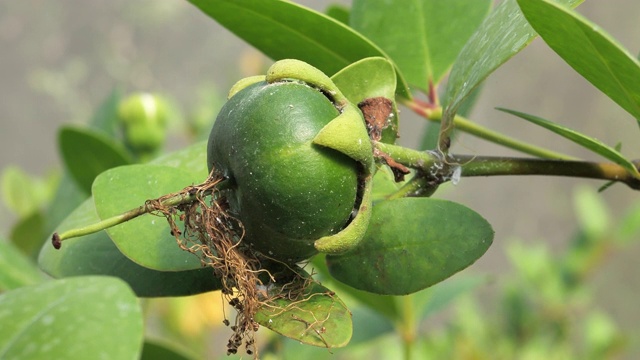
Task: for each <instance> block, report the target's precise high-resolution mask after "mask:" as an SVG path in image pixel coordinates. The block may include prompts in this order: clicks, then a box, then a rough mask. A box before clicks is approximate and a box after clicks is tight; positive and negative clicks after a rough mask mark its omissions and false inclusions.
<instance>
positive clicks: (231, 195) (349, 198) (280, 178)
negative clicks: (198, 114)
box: [207, 81, 358, 262]
mask: <svg viewBox="0 0 640 360" xmlns="http://www.w3.org/2000/svg"><path fill="white" fill-rule="evenodd" d="M338 115H339V112H338V110H337V109H336V107H335V106H334V105H333V103H332V102H331V101H330V100H329V99H328V98H327V97H326V96H325V95H324V94H323V93H322V92H320V91H318V90H317V89H315V88H312V87H310V86H308V85H306V84H303V83H299V82H293V81H284V82H275V83H271V84H268V83H266V82H258V83H255V84H252V85H249V86H248V87H246V88H244V89H242V90H240V91H239V92H238V93H236V94H235V95H233V96H232V97H231V99H230V100H229V101H228V102H227V103H226V104H225V106H224V107H223V108H222V109H221V111H220V113H219V115H218V117H217V119H216V122H215V123H214V126H213V128H212V130H211V134H210V136H209V143H208V148H207V152H208V154H207V155H208V158H207V163H208V167H209V170H210V171H211V169H214V168H215V170H216V171H217V172H219V173H220V174H222V175H224V176H226V177H228V178H229V179H230V180H231V181H232V183H233V186H232V187H231V189H229V190H225V192H226V193H225V195H226V197H227V198H228V201H229V205H230V210H231V212H232V213H233V214H234V215H235V216H236V217H238V219H239V220H240V221H241V222H242V224H243V225H244V228H245V237H244V239H243V242H244V243H245V244H247V243H248V244H251V245H252V246H253V248H254V249H256V250H258V251H260V252H261V253H263V254H264V255H265V256H268V257H272V258H275V259H277V260H280V261H286V262H296V261H300V260H304V259H307V258H309V257H310V256H312V255H314V254H315V253H316V252H317V251H316V250H315V248H314V246H313V242H314V241H315V240H316V239H318V238H320V237H322V236H326V235H331V234H335V233H337V232H339V231H340V230H341V229H342V228H343V227H344V226H345V224H346V223H347V222H348V220H349V218H350V216H351V213H352V211H353V208H354V205H355V203H356V194H357V191H358V163H357V161H355V160H353V159H352V158H350V157H348V156H347V155H344V154H342V153H340V152H338V151H336V150H333V149H329V148H325V147H323V146H320V145H316V144H313V143H312V140H313V139H314V137H315V136H316V134H317V133H318V132H319V131H320V130H321V129H322V128H323V127H324V126H325V125H326V124H327V123H329V122H330V121H331V120H333V119H334V118H335V117H337V116H338Z"/></svg>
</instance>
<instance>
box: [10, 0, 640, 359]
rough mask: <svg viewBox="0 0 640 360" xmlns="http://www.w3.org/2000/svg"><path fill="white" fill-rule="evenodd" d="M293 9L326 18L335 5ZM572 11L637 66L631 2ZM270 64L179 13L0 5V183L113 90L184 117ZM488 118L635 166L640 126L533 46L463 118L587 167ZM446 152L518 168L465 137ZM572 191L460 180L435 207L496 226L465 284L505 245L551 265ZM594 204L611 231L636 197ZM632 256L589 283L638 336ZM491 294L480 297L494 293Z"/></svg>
mask: <svg viewBox="0 0 640 360" xmlns="http://www.w3.org/2000/svg"><path fill="white" fill-rule="evenodd" d="M300 3H303V4H305V5H308V6H310V7H312V8H315V9H318V10H322V9H324V8H325V7H326V6H327V5H328V4H331V3H334V2H333V1H319V0H318V1H311V0H309V1H304V2H302V1H301V2H300ZM340 3H342V4H347V5H348V4H349V1H342V2H340ZM578 11H579V12H580V13H582V14H584V15H585V16H586V17H588V18H589V19H591V20H593V21H594V22H596V23H598V24H600V25H601V26H602V28H604V29H605V30H607V31H608V32H609V33H610V34H612V35H613V36H614V37H615V38H616V39H618V40H619V41H620V42H621V43H622V44H623V45H624V46H625V47H627V48H628V49H630V50H631V51H632V52H633V53H636V54H637V53H638V52H639V51H640V45H639V44H640V42H639V41H638V40H639V39H640V26H639V25H638V19H639V18H640V17H639V14H640V2H638V1H637V0H609V1H606V2H604V1H587V2H585V4H583V5H581V6H580V7H579V8H578ZM268 63H269V61H268V60H266V59H265V58H264V57H262V56H261V55H260V54H259V53H258V52H257V51H256V50H253V49H251V48H250V47H249V46H247V45H246V44H244V43H243V42H242V41H241V40H239V39H237V38H236V37H235V36H233V35H232V34H230V33H229V32H227V31H226V30H225V29H223V28H221V27H220V26H219V25H217V24H216V23H214V22H213V21H211V19H209V18H207V17H206V16H204V15H203V14H202V13H200V12H199V11H198V10H197V9H196V8H195V7H193V6H192V5H190V4H189V3H187V2H186V1H180V0H170V1H154V0H134V1H131V0H129V1H125V0H114V1H102V2H98V1H91V2H89V1H86V2H85V1H72V0H59V1H55V2H53V1H34V0H22V1H15V0H0V79H2V81H1V82H0V170H1V169H4V168H6V167H7V166H9V165H11V164H15V165H19V166H20V167H21V168H23V169H24V170H25V171H27V172H28V173H29V174H32V175H35V176H45V175H46V174H47V173H48V172H50V171H52V170H54V169H56V168H59V167H60V160H59V157H58V152H57V148H56V143H55V141H56V130H57V128H58V127H59V126H60V125H61V124H65V123H85V122H86V121H87V120H88V117H89V116H90V114H91V113H92V111H93V109H94V108H95V107H96V106H98V105H99V104H100V102H101V101H102V100H103V99H104V98H105V97H106V96H107V95H108V94H109V93H110V92H111V91H112V90H113V89H114V88H115V87H120V88H121V89H123V90H124V91H125V92H130V91H139V90H143V91H144V90H148V91H154V92H160V93H162V94H166V95H168V96H169V97H171V98H173V99H174V101H175V103H176V105H177V107H178V108H179V109H183V110H184V112H183V114H186V115H185V116H189V113H188V111H194V108H195V107H197V106H198V104H201V103H202V101H203V97H211V98H212V99H213V98H215V96H216V95H215V94H218V97H219V96H223V95H224V94H225V93H226V91H227V89H228V88H229V86H230V85H231V84H233V83H234V82H235V81H236V80H237V79H239V78H241V77H244V76H247V75H254V74H257V73H260V72H262V71H263V70H264V69H265V66H266V65H267V64H268ZM639 81H640V80H639ZM497 106H501V107H507V108H511V109H516V110H520V111H523V112H527V113H531V114H536V115H539V116H542V117H545V118H547V119H550V120H553V121H556V122H559V123H561V124H564V125H567V126H569V127H572V128H575V129H577V130H579V131H582V132H584V133H586V134H588V135H591V136H594V137H596V138H598V139H600V140H602V141H604V142H605V143H607V144H609V145H615V144H616V143H618V142H621V143H622V144H623V147H622V150H623V152H624V153H625V154H628V155H630V156H631V157H636V158H637V157H640V141H638V140H637V139H638V127H637V124H636V122H635V121H634V120H633V119H632V118H631V117H630V116H629V115H628V114H627V113H626V112H624V111H623V110H621V109H620V108H618V107H617V106H616V105H615V104H614V103H613V102H612V101H610V100H609V99H608V98H606V97H605V96H604V95H602V94H601V93H599V92H598V91H597V90H596V89H594V88H593V87H592V86H591V85H590V84H588V83H587V82H586V81H585V80H583V79H582V78H581V77H580V76H579V75H577V74H576V73H574V72H573V71H572V70H571V69H570V68H569V67H568V66H567V65H566V64H565V63H564V62H563V61H562V60H561V59H560V58H559V57H557V56H556V55H555V54H554V53H553V52H552V51H551V50H549V49H548V48H547V47H546V45H545V44H544V43H543V42H542V41H540V40H536V41H534V43H533V44H532V45H530V46H529V47H528V48H527V49H525V50H524V51H523V52H522V53H520V54H519V55H517V56H516V57H515V58H513V59H512V60H511V61H509V62H508V63H507V64H505V65H504V66H503V67H501V68H500V69H498V70H497V71H496V72H495V73H494V74H493V75H492V76H491V77H490V78H489V79H488V80H487V82H486V85H485V87H484V90H483V93H482V95H481V97H480V100H479V102H478V104H477V106H476V108H475V111H474V112H473V113H472V115H471V116H470V118H471V119H472V120H474V121H476V122H478V123H481V124H483V125H485V126H487V127H490V128H492V129H495V130H498V131H502V132H505V133H507V134H509V135H511V136H513V137H516V138H519V139H522V140H526V141H529V142H532V143H538V144H542V145H547V146H549V147H551V148H552V149H554V150H558V151H561V152H565V153H569V154H572V155H576V156H584V157H586V158H592V157H591V155H590V154H589V153H587V152H586V151H585V150H581V149H580V148H578V147H577V146H575V145H572V144H571V143H569V142H567V141H563V140H562V139H561V138H559V137H556V136H555V135H552V134H550V133H549V132H547V131H545V130H543V129H541V128H538V127H535V126H533V125H530V124H527V123H524V122H522V121H520V120H518V119H516V118H514V117H511V116H509V115H507V114H504V113H501V112H498V111H496V110H494V107H497ZM191 115H193V114H191ZM200 116H203V117H207V116H209V117H211V116H213V114H200ZM401 118H402V119H403V123H402V128H401V143H403V144H405V145H412V146H414V145H416V144H417V143H418V139H419V134H420V132H421V131H420V130H421V129H422V128H423V127H424V123H423V122H422V121H421V120H420V119H417V118H416V117H414V116H412V114H411V113H410V112H409V111H407V110H405V111H403V113H402V114H401ZM186 143H187V135H186V134H184V133H183V132H181V131H180V130H179V129H178V128H176V131H175V133H173V134H172V135H171V138H170V145H169V147H170V148H174V149H177V148H180V147H181V146H183V145H185V144H186ZM453 149H454V151H455V152H458V153H468V154H478V155H514V153H513V152H511V151H509V150H506V149H503V148H500V147H498V146H495V145H492V144H488V143H485V142H483V141H479V140H477V139H474V138H472V137H469V136H464V135H463V136H461V137H460V138H459V139H458V140H457V142H456V143H455V144H454V148H453ZM579 184H582V185H587V186H589V187H591V188H592V189H597V187H599V186H600V185H601V184H600V183H597V182H593V181H589V180H574V179H561V178H543V177H530V178H507V177H501V178H498V177H494V178H482V179H478V178H474V179H462V181H461V182H460V184H458V185H457V186H456V187H455V188H454V187H448V188H447V189H446V190H444V191H442V192H440V193H438V194H437V196H442V197H446V198H449V199H452V200H455V201H458V202H461V203H463V204H466V205H468V206H469V207H471V208H473V209H474V210H476V211H478V212H479V213H480V214H482V215H483V216H485V217H486V218H487V220H489V222H490V223H491V224H492V225H493V226H494V228H495V230H496V237H495V243H494V246H493V247H492V248H491V249H490V250H489V252H488V253H487V254H486V255H485V256H484V257H483V258H482V259H481V260H480V261H479V262H478V263H477V264H475V265H474V266H473V267H472V271H475V272H479V273H489V274H492V275H495V279H496V283H499V281H500V279H501V276H502V275H503V274H505V273H508V272H509V271H510V265H509V264H508V263H507V260H506V255H505V250H504V245H505V244H508V243H509V242H510V241H511V240H512V239H522V240H523V241H525V242H528V243H535V242H545V243H548V244H550V245H551V248H552V249H554V250H558V251H559V250H560V249H563V248H565V247H566V245H567V242H568V239H570V238H571V236H572V234H573V233H574V231H575V229H576V227H577V219H576V215H575V213H574V211H573V207H574V201H573V195H574V190H575V188H576V186H577V185H579ZM603 199H604V201H605V202H606V203H607V204H608V206H609V208H610V209H611V214H610V215H611V216H612V217H613V218H615V217H616V216H619V215H620V214H622V213H624V211H625V210H626V209H627V208H629V207H630V206H631V205H632V204H634V203H636V204H637V203H638V202H639V201H640V196H639V195H638V193H637V192H630V191H629V190H628V189H627V188H624V186H622V185H617V186H614V187H612V188H610V189H609V190H607V191H606V192H605V193H603ZM14 220H15V216H14V215H13V214H12V213H11V212H10V211H9V210H8V209H6V208H5V207H4V205H0V236H5V237H6V236H7V235H8V230H9V228H10V226H11V224H12V223H13V221H14ZM638 255H640V245H638V244H634V245H632V246H631V247H629V248H628V251H625V252H624V253H614V254H612V255H611V256H612V257H613V258H612V259H610V261H608V262H607V263H606V265H605V267H604V269H603V270H604V271H601V272H599V273H597V274H596V275H595V277H594V281H595V283H596V285H595V288H596V293H595V296H596V298H597V302H598V304H599V305H600V306H601V308H602V309H603V310H605V311H606V312H608V313H609V314H610V315H611V316H612V317H613V318H614V319H615V321H616V322H617V323H618V324H619V325H620V327H621V328H622V329H623V330H629V331H633V330H638V326H637V324H638V323H640V311H637V310H636V309H637V302H638V300H637V297H638V294H640V276H638V270H637V257H638ZM494 286H497V285H495V284H494V285H488V286H486V287H485V288H484V289H483V292H487V293H491V291H492V287H494ZM636 349H637V345H636Z"/></svg>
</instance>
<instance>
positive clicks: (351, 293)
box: [313, 255, 401, 336]
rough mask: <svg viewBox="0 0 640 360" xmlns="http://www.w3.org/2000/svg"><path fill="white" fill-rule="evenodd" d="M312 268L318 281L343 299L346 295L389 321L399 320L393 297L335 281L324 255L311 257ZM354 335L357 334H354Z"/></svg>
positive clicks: (398, 310) (396, 305)
mask: <svg viewBox="0 0 640 360" xmlns="http://www.w3.org/2000/svg"><path fill="white" fill-rule="evenodd" d="M313 270H314V272H317V273H318V274H319V275H320V281H321V282H322V283H323V284H325V285H327V286H328V287H330V288H331V289H332V290H334V291H336V292H337V293H338V294H340V295H341V296H343V297H344V298H345V299H346V298H347V297H348V298H351V299H353V300H356V301H357V302H359V303H360V304H362V305H364V306H366V307H367V308H369V309H371V310H373V311H374V312H376V313H377V314H381V315H383V316H384V317H386V318H387V319H388V320H390V321H391V322H395V321H398V320H400V315H401V313H400V309H399V307H398V304H397V303H396V300H395V298H393V297H391V296H384V295H377V294H372V293H369V292H365V291H362V290H358V289H354V288H352V287H351V286H348V285H345V284H343V283H341V282H339V281H337V280H336V279H334V278H333V277H332V276H331V274H330V272H329V269H328V268H327V264H326V261H325V256H324V255H320V256H317V257H315V258H314V259H313ZM354 326H355V325H354ZM354 335H355V336H358V335H356V334H354Z"/></svg>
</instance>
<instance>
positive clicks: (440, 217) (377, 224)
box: [327, 198, 493, 295]
mask: <svg viewBox="0 0 640 360" xmlns="http://www.w3.org/2000/svg"><path fill="white" fill-rule="evenodd" d="M492 240H493V229H492V228H491V225H490V224H489V223H488V222H487V221H486V220H485V219H484V218H482V217H481V216H480V215H479V214H477V213H476V212H474V211H472V210H470V209H468V208H466V207H465V206H463V205H460V204H457V203H454V202H450V201H445V200H438V199H431V198H401V199H397V200H390V201H384V202H380V203H378V204H376V205H375V206H374V207H373V215H372V218H371V223H370V224H369V228H368V230H367V233H366V235H365V238H364V239H363V241H362V242H361V243H360V244H361V245H360V246H358V247H357V248H356V249H354V250H353V251H351V252H349V253H347V254H344V255H340V256H327V264H328V266H329V271H330V272H331V274H332V275H333V276H334V277H335V278H336V279H338V280H340V281H342V282H343V283H345V284H347V285H349V286H352V287H354V288H356V289H360V290H365V291H369V292H372V293H376V294H384V295H406V294H410V293H413V292H416V291H418V290H421V289H424V288H427V287H429V286H431V285H434V284H436V283H438V282H440V281H442V280H444V279H446V278H448V277H449V276H451V275H453V274H455V273H456V272H458V271H460V270H462V269H464V268H466V267H467V266H469V265H471V264H473V263H474V262H475V261H476V260H477V259H478V258H480V256H482V254H484V253H485V251H487V249H488V248H489V246H490V245H491V242H492Z"/></svg>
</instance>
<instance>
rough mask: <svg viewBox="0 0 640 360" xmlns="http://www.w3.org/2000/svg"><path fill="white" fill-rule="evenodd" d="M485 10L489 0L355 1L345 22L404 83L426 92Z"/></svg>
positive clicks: (437, 80)
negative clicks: (385, 58) (388, 62)
mask: <svg viewBox="0 0 640 360" xmlns="http://www.w3.org/2000/svg"><path fill="white" fill-rule="evenodd" d="M490 8H491V0H475V1H468V0H447V1H441V0H408V1H407V0H404V1H386V0H375V1H372V0H355V1H354V2H353V6H352V10H351V18H350V22H351V23H350V24H351V26H352V27H353V28H354V29H355V30H356V31H359V32H361V33H362V34H363V35H364V36H366V37H368V38H369V39H371V40H372V41H373V42H374V43H376V44H377V45H378V46H380V47H381V48H382V49H383V50H384V51H385V52H386V53H387V54H388V55H389V56H390V57H391V58H392V59H393V61H395V63H396V64H397V65H398V68H400V71H401V72H402V74H403V75H404V76H405V77H406V79H407V81H408V82H409V84H411V85H413V86H416V87H418V88H420V89H422V90H424V91H428V90H429V82H432V83H433V84H438V83H439V82H440V81H441V80H442V78H443V77H444V75H445V74H446V73H447V71H448V70H449V68H450V67H451V65H452V64H453V62H454V60H455V59H456V56H457V55H458V53H459V52H460V50H461V49H462V47H463V46H464V44H465V43H466V41H467V40H468V39H469V37H471V35H472V34H473V32H474V31H475V29H476V28H477V27H478V26H479V25H480V23H481V22H482V20H483V19H484V18H485V17H486V16H487V14H488V13H489V9H490Z"/></svg>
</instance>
